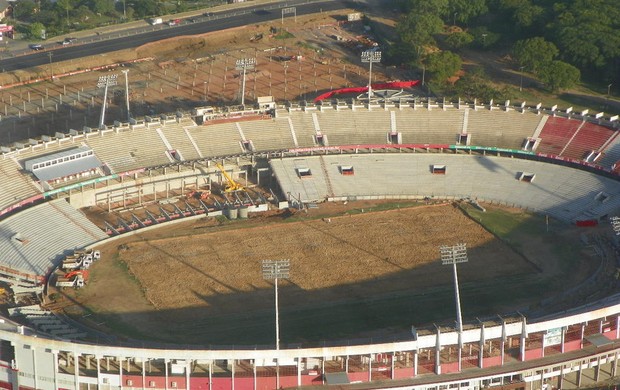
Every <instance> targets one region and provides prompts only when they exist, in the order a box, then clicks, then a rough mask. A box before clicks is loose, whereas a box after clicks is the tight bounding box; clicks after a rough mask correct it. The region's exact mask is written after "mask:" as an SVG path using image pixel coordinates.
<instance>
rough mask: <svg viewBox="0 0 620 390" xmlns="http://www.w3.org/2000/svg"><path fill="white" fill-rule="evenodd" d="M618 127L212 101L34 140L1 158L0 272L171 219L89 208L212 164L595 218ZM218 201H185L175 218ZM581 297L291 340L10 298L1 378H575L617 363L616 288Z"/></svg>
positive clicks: (305, 198)
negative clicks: (69, 310) (125, 335)
mask: <svg viewBox="0 0 620 390" xmlns="http://www.w3.org/2000/svg"><path fill="white" fill-rule="evenodd" d="M197 123H201V125H197ZM617 135H618V117H617V116H615V117H608V116H605V115H604V114H602V113H601V114H596V115H588V113H587V112H581V113H574V112H572V110H563V111H560V110H558V109H557V107H553V108H551V109H544V108H542V107H541V106H540V105H539V106H536V107H528V106H526V105H525V104H523V105H518V106H512V105H510V104H509V103H506V104H503V105H496V104H493V103H492V102H491V103H490V104H479V103H477V102H474V103H464V102H457V103H452V102H446V101H439V102H437V101H414V102H408V103H406V104H402V103H393V104H392V103H391V104H382V105H376V106H372V107H367V106H364V105H361V104H360V105H355V103H353V104H351V103H349V104H345V103H342V102H334V103H333V104H332V103H329V104H323V105H310V106H303V107H297V106H290V107H286V108H276V109H275V110H270V111H269V112H267V111H261V110H250V111H234V110H228V111H226V112H225V113H216V112H214V111H213V110H206V109H205V110H197V111H196V112H195V113H194V116H192V117H187V116H183V115H176V116H173V117H161V118H146V119H145V120H143V121H134V122H132V123H127V124H123V123H117V124H116V125H115V126H111V127H108V128H106V129H103V130H92V129H84V131H80V132H77V131H72V132H71V133H70V134H66V135H58V136H57V137H47V138H45V139H42V140H29V141H28V142H27V143H23V144H17V145H14V147H12V148H10V149H7V150H5V153H4V154H3V159H2V160H1V161H0V168H1V169H2V172H3V175H4V179H5V180H3V181H2V184H0V209H1V210H2V211H0V214H2V215H5V214H12V215H11V216H10V217H8V218H5V219H4V220H2V221H0V233H1V237H0V248H2V250H3V252H2V253H4V254H6V255H5V256H4V258H3V260H2V264H1V265H2V268H0V273H1V274H2V277H3V278H4V279H5V280H6V281H10V282H11V283H12V284H13V285H14V286H16V287H19V288H22V289H29V288H31V289H37V288H40V286H41V284H42V283H43V282H44V281H45V279H46V277H47V276H48V275H49V273H50V272H51V270H52V269H53V268H54V267H55V266H57V265H58V262H59V260H60V259H61V258H62V255H63V253H64V252H65V251H67V250H73V249H76V248H83V247H88V246H91V245H94V244H96V243H97V242H100V241H101V240H102V239H104V238H105V237H107V236H108V235H116V234H117V233H120V232H121V231H125V232H128V231H133V230H139V229H142V228H146V225H150V224H151V223H152V224H153V225H157V223H158V222H159V221H157V218H152V221H151V222H149V223H147V222H148V221H133V222H132V223H122V224H121V226H109V228H108V229H107V230H106V232H105V233H107V234H104V233H102V231H101V229H97V227H96V226H94V225H93V224H92V223H91V222H89V221H88V220H86V219H85V218H83V216H82V215H81V214H80V213H79V211H77V209H78V208H81V207H86V206H92V205H99V206H104V207H105V206H107V207H112V206H113V205H114V206H118V205H122V206H123V207H127V206H128V205H133V206H135V205H139V204H141V202H142V201H143V200H144V198H146V197H153V196H155V197H157V196H159V197H160V198H166V199H167V198H171V197H173V196H176V195H177V194H179V193H183V191H184V190H185V189H186V188H188V187H196V186H197V184H198V182H204V181H207V182H216V181H218V180H222V179H221V175H220V172H219V170H218V169H217V168H216V167H215V165H214V162H218V163H221V164H223V165H225V166H226V167H227V168H226V169H230V173H231V174H232V175H235V176H236V177H241V178H243V176H245V177H252V178H253V179H254V180H257V181H260V180H261V178H262V179H263V180H265V172H273V173H274V174H275V175H276V179H277V181H278V183H279V184H280V186H281V188H282V190H283V192H284V193H285V194H286V199H282V200H283V201H289V202H292V203H307V202H316V201H322V200H344V199H351V200H353V199H379V198H396V199H424V198H429V197H433V198H441V199H446V198H447V199H473V200H478V201H490V202H495V203H499V204H506V205H510V206H517V207H522V208H526V209H530V210H533V211H536V212H539V213H543V214H546V215H550V216H552V217H554V218H557V219H559V220H562V221H565V222H570V223H575V224H578V225H594V224H598V223H600V222H601V221H607V220H608V219H609V217H610V216H613V215H615V213H617V212H618V209H619V208H620V186H619V185H618V175H617V171H616V163H617V162H618V161H619V160H620V145H619V142H620V140H618V139H617ZM91 152H92V153H91ZM72 156H73V158H72ZM259 158H271V159H270V165H269V166H257V165H255V162H256V161H257V159H259ZM48 162H49V165H47V164H48ZM99 163H100V164H101V165H100V166H96V165H97V164H99ZM93 164H95V165H93ZM353 173H354V174H353ZM408 175H409V176H408ZM392 177H398V178H401V179H400V180H393V179H392ZM480 177H484V180H480V179H479V178H480ZM42 178H43V179H42ZM403 178H404V179H403ZM477 178H478V180H477ZM356 180H357V181H359V182H361V184H359V183H358V184H359V187H358V186H357V184H355V183H356ZM411 183H413V185H412V184H411ZM515 189H517V190H515ZM53 198H54V199H55V200H53V201H47V200H49V199H53ZM31 203H42V204H39V205H36V206H34V207H28V206H29V205H30V204H31ZM217 212H221V210H220V211H217V210H209V209H203V210H197V209H192V210H180V209H177V211H176V212H175V213H166V215H165V217H164V218H163V222H168V221H171V220H173V219H176V220H182V219H184V218H191V217H193V216H196V215H200V214H204V213H207V214H210V215H214V214H216V213H217ZM172 214H174V215H172ZM42 216H45V218H42ZM41 221H49V225H45V223H41ZM41 225H43V228H44V231H45V232H46V234H42V233H41V231H40V229H41V228H42V227H41ZM163 226H165V225H163ZM163 226H162V227H163ZM60 227H62V228H60ZM37 229H39V230H37ZM43 236H44V238H43ZM68 237H70V239H69V240H68ZM603 257H604V256H603ZM604 261H614V259H609V258H607V259H602V260H601V264H603V263H604ZM597 272H600V271H597ZM597 276H598V275H597V274H595V275H593V276H592V278H591V280H589V282H590V283H596V282H597V280H598V279H597ZM575 306H576V307H574V308H572V309H570V310H566V311H562V312H559V313H553V312H552V314H547V315H544V316H543V315H542V314H541V315H539V316H535V317H533V318H528V317H526V316H524V315H511V316H505V317H500V316H497V317H494V318H491V319H482V320H477V321H473V322H472V321H466V324H465V327H464V329H463V331H462V333H461V334H459V332H457V331H456V329H454V328H451V327H443V326H441V327H440V326H438V327H435V328H433V329H412V333H411V337H410V339H407V340H399V341H393V342H380V343H373V342H363V343H351V344H348V345H340V344H339V343H338V342H337V341H334V342H333V343H330V345H323V346H320V347H313V348H299V347H294V348H293V347H291V346H286V347H284V348H282V349H280V350H276V349H275V348H268V347H267V348H226V347H222V348H201V347H199V346H183V347H180V346H178V347H175V346H171V347H170V346H149V347H147V346H146V344H143V343H132V344H127V345H119V344H114V343H93V342H84V341H79V340H71V339H72V338H74V337H73V336H72V335H74V336H75V335H77V334H81V330H79V329H77V330H75V331H72V330H70V329H65V328H63V327H62V326H61V325H59V326H58V327H57V328H55V327H54V326H55V325H46V324H48V322H49V323H51V322H53V320H51V319H50V318H49V317H50V314H49V313H46V312H39V311H37V310H36V309H35V308H23V309H22V310H21V311H20V310H16V311H14V313H16V314H20V315H21V318H27V319H29V320H30V323H31V324H33V325H32V326H27V325H19V324H16V323H14V322H13V321H12V320H10V319H8V318H7V319H4V322H2V323H1V324H0V340H1V341H0V387H4V388H8V389H19V388H23V389H28V388H32V389H76V390H77V389H90V388H91V387H101V388H104V389H105V388H139V389H147V388H148V389H166V390H168V389H190V388H191V389H209V390H211V389H273V388H276V387H277V384H278V383H279V385H280V386H281V387H285V388H286V387H298V386H305V385H308V386H310V385H324V384H328V385H330V384H343V383H359V384H356V385H355V386H356V387H359V388H378V387H385V388H403V389H405V388H406V389H414V388H415V389H422V388H425V389H426V388H429V389H430V388H433V389H437V388H440V389H447V388H466V389H477V388H482V387H488V386H494V385H502V386H504V387H514V388H518V387H527V388H543V387H547V386H555V387H559V388H567V387H571V386H573V387H576V386H580V385H583V384H585V383H592V382H598V381H601V380H605V379H608V378H610V377H614V376H616V370H617V360H618V352H620V343H619V342H618V339H619V338H620V328H619V327H618V322H619V316H620V297H619V296H616V295H612V296H608V297H606V298H604V299H600V300H596V301H594V302H589V303H587V304H586V303H583V304H576V305H575ZM459 356H460V359H459ZM569 384H570V385H569Z"/></svg>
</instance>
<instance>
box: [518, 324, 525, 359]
mask: <svg viewBox="0 0 620 390" xmlns="http://www.w3.org/2000/svg"><path fill="white" fill-rule="evenodd" d="M522 321H523V322H522V324H523V329H522V330H521V338H520V340H519V359H520V360H521V361H522V362H524V361H525V340H526V339H527V329H526V326H527V324H526V323H525V317H522Z"/></svg>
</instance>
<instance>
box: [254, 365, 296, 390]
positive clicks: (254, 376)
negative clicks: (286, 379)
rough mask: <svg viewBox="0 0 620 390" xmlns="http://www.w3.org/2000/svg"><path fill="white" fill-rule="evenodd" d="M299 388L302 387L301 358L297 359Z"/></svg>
mask: <svg viewBox="0 0 620 390" xmlns="http://www.w3.org/2000/svg"><path fill="white" fill-rule="evenodd" d="M297 386H301V358H299V357H298V358H297ZM254 389H256V370H254Z"/></svg>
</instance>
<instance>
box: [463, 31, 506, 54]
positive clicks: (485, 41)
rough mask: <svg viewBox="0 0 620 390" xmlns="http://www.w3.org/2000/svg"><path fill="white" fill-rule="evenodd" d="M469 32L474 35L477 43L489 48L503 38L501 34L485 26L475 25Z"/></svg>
mask: <svg viewBox="0 0 620 390" xmlns="http://www.w3.org/2000/svg"><path fill="white" fill-rule="evenodd" d="M469 33H470V34H471V35H473V36H474V42H476V45H477V46H479V47H481V48H483V49H487V48H489V47H492V46H493V45H495V44H496V43H497V42H498V41H499V40H500V38H501V35H500V34H498V33H496V32H493V31H490V30H489V29H487V28H486V27H484V26H480V27H475V28H472V29H470V30H469Z"/></svg>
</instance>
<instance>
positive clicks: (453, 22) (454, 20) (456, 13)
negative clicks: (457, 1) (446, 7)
mask: <svg viewBox="0 0 620 390" xmlns="http://www.w3.org/2000/svg"><path fill="white" fill-rule="evenodd" d="M458 14H459V13H458V12H455V13H454V17H453V19H452V25H453V26H456V15H458Z"/></svg>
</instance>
